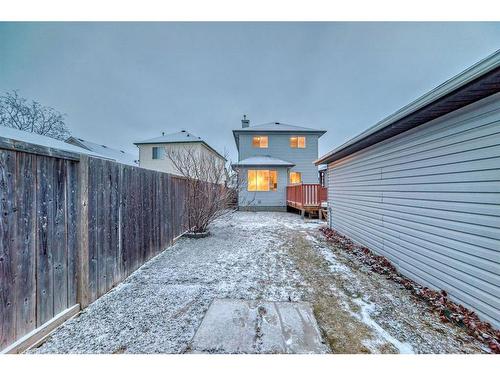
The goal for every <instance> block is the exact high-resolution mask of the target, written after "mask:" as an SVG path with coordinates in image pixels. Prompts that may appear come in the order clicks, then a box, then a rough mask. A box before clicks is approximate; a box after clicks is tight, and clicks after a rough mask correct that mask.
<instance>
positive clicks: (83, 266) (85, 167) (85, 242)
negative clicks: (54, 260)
mask: <svg viewBox="0 0 500 375" xmlns="http://www.w3.org/2000/svg"><path fill="white" fill-rule="evenodd" d="M77 176H78V178H77V181H78V220H77V228H78V229H77V230H78V246H77V262H78V263H77V270H76V272H77V280H78V291H77V301H78V303H79V304H80V307H81V308H82V309H83V308H85V307H87V306H88V305H89V157H88V156H86V155H80V162H79V163H78V175H77Z"/></svg>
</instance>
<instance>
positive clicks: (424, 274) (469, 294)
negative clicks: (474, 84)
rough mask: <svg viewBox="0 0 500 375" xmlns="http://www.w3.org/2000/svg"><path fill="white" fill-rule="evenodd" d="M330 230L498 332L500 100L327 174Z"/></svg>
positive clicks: (383, 144) (368, 150) (447, 118)
mask: <svg viewBox="0 0 500 375" xmlns="http://www.w3.org/2000/svg"><path fill="white" fill-rule="evenodd" d="M328 204H329V208H330V210H331V211H330V215H329V218H330V219H329V220H330V223H329V224H330V226H331V227H332V228H334V229H336V230H338V231H339V232H341V233H343V234H344V235H346V236H348V237H350V238H351V239H353V240H354V241H356V242H358V243H360V244H362V245H365V246H367V247H369V248H370V249H371V250H373V251H375V252H377V253H379V254H381V255H384V256H386V257H388V258H389V259H390V260H391V261H392V262H393V263H394V264H395V266H397V267H398V269H399V270H400V272H401V273H403V274H405V275H407V276H408V277H410V278H412V279H413V280H415V281H417V282H419V283H421V284H423V285H426V286H428V287H431V288H434V289H444V290H446V291H447V292H448V293H449V294H450V297H451V298H452V299H454V300H455V301H457V302H459V303H461V304H463V305H464V306H467V307H469V308H472V309H473V310H475V311H476V312H477V313H478V315H479V316H480V317H481V318H483V319H485V320H488V321H490V322H492V323H493V325H495V326H496V327H500V93H499V94H495V95H493V96H490V97H488V98H486V99H483V100H481V101H479V102H476V103H474V104H471V105H469V106H467V107H464V108H462V109H460V110H458V111H455V112H453V113H450V114H448V115H446V116H443V117H441V118H438V119H436V120H433V121H431V122H429V123H427V124H425V125H422V126H420V127H417V128H414V129H412V130H410V131H407V132H405V133H403V134H400V135H398V136H395V137H393V138H390V139H388V140H386V141H383V142H381V143H378V144H375V145H373V146H371V147H369V148H366V149H364V150H361V151H359V152H357V153H355V154H352V155H350V156H347V157H345V158H343V159H341V160H338V161H336V162H334V163H331V164H330V165H329V167H328Z"/></svg>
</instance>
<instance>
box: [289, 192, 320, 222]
mask: <svg viewBox="0 0 500 375" xmlns="http://www.w3.org/2000/svg"><path fill="white" fill-rule="evenodd" d="M327 192H328V191H327V188H326V187H323V186H321V185H320V184H297V185H289V186H287V187H286V204H287V206H288V207H292V208H295V209H297V210H299V211H300V213H301V215H302V216H305V214H306V213H307V214H308V215H318V217H319V218H322V216H323V215H322V206H321V204H322V203H323V202H326V201H327Z"/></svg>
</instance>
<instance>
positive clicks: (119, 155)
mask: <svg viewBox="0 0 500 375" xmlns="http://www.w3.org/2000/svg"><path fill="white" fill-rule="evenodd" d="M66 143H69V144H71V145H74V146H78V147H82V148H84V149H86V150H88V151H92V152H95V153H97V154H100V155H102V156H105V157H106V158H109V159H113V160H115V161H117V162H118V163H122V164H128V165H133V166H136V167H137V166H138V162H137V158H135V157H134V156H133V155H131V154H128V153H126V152H125V151H122V150H116V149H113V148H110V147H108V146H105V145H100V144H97V143H94V142H90V141H86V140H84V139H82V138H76V137H69V138H68V139H67V140H66Z"/></svg>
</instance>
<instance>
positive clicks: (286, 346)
mask: <svg viewBox="0 0 500 375" xmlns="http://www.w3.org/2000/svg"><path fill="white" fill-rule="evenodd" d="M191 352H194V353H302V354H303V353H329V349H328V347H327V345H325V343H324V342H323V340H322V338H321V334H320V331H319V328H318V325H317V323H316V319H315V318H314V314H313V311H312V308H311V306H310V305H309V304H308V303H305V302H269V301H254V300H250V301H249V300H236V299H215V300H214V301H213V302H212V304H211V305H210V307H209V309H208V311H207V313H206V314H205V317H204V318H203V321H202V322H201V324H200V327H199V328H198V330H197V332H196V334H195V336H194V338H193V341H192V343H191Z"/></svg>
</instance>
